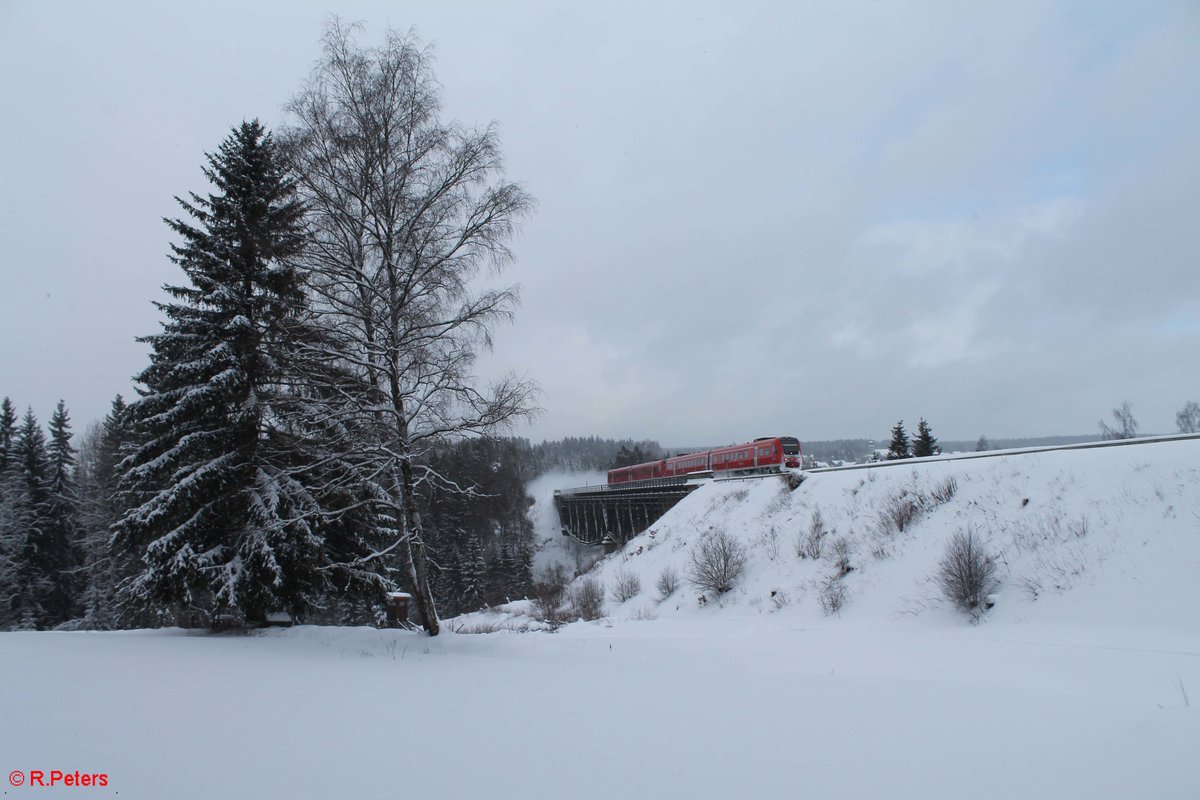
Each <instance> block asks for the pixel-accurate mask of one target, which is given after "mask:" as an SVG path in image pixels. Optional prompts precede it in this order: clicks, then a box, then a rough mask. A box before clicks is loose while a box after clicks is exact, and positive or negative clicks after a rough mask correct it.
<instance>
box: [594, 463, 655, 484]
mask: <svg viewBox="0 0 1200 800" xmlns="http://www.w3.org/2000/svg"><path fill="white" fill-rule="evenodd" d="M666 476H667V462H666V461H662V460H659V461H647V462H646V463H645V464H634V465H633V466H632V467H621V468H619V469H610V470H609V471H608V482H609V483H629V482H630V481H648V480H650V479H652V478H665V477H666Z"/></svg>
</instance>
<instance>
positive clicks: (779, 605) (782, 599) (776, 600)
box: [771, 589, 792, 611]
mask: <svg viewBox="0 0 1200 800" xmlns="http://www.w3.org/2000/svg"><path fill="white" fill-rule="evenodd" d="M791 604H792V598H791V597H790V596H789V595H788V593H787V592H785V591H784V590H783V589H772V590H771V605H772V606H774V607H775V610H776V611H779V610H781V609H784V608H787V607H788V606H790V605H791Z"/></svg>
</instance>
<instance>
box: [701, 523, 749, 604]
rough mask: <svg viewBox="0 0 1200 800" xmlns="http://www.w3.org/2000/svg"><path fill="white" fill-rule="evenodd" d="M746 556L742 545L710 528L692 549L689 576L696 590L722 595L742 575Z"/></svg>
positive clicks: (727, 535)
mask: <svg viewBox="0 0 1200 800" xmlns="http://www.w3.org/2000/svg"><path fill="white" fill-rule="evenodd" d="M746 557H747V556H746V547H745V545H743V544H742V543H741V542H739V541H738V540H737V539H734V538H733V537H732V536H730V535H729V534H728V533H726V532H725V531H717V530H711V529H710V530H709V532H708V535H706V536H705V537H704V538H703V539H701V540H700V541H699V542H697V543H696V546H695V547H693V548H692V554H691V570H690V575H689V577H690V578H691V581H692V583H694V584H695V585H696V586H697V587H698V588H700V589H703V590H705V591H708V592H712V593H713V594H715V595H719V594H723V593H725V592H728V591H729V590H730V589H732V588H733V584H734V581H736V580H737V579H738V576H740V575H741V574H742V570H743V569H745V567H746Z"/></svg>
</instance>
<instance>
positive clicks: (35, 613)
mask: <svg viewBox="0 0 1200 800" xmlns="http://www.w3.org/2000/svg"><path fill="white" fill-rule="evenodd" d="M13 462H14V463H13V468H15V469H16V471H17V475H16V480H15V481H14V482H13V483H14V486H13V509H12V522H11V524H12V526H13V537H12V539H11V544H10V546H11V548H12V550H11V552H12V557H13V560H14V562H15V581H14V583H15V585H14V587H13V589H14V593H15V594H14V596H13V598H12V599H13V607H12V616H13V618H14V622H15V624H16V625H17V627H18V628H20V629H22V630H34V629H40V628H45V627H48V624H50V623H51V622H52V621H53V622H54V624H57V622H59V621H61V620H53V615H52V609H53V606H54V599H55V598H54V597H53V595H54V593H55V583H54V581H53V580H52V578H51V576H52V575H53V574H54V573H55V571H56V569H57V567H58V564H57V563H56V558H57V554H56V552H55V548H54V546H53V542H51V541H49V539H48V538H47V531H46V527H47V525H46V523H47V519H48V517H49V501H50V468H49V458H48V456H47V453H46V437H45V434H43V433H42V429H41V426H40V425H39V424H38V421H37V417H35V416H34V415H33V409H29V410H27V411H26V412H25V416H24V418H22V420H21V427H20V428H19V429H18V431H17V435H16V438H15V439H14V441H13Z"/></svg>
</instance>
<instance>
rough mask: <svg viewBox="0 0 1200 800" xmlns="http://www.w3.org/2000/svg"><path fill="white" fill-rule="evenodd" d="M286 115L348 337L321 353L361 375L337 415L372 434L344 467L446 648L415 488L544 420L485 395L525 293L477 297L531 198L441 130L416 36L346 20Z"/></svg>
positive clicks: (522, 397) (320, 290)
mask: <svg viewBox="0 0 1200 800" xmlns="http://www.w3.org/2000/svg"><path fill="white" fill-rule="evenodd" d="M289 109H290V111H291V113H292V115H293V117H294V119H295V122H296V124H295V126H294V128H293V129H292V130H291V131H290V132H289V134H288V150H289V156H290V158H291V161H292V163H293V164H294V166H295V168H296V170H297V172H298V175H299V180H300V185H301V191H302V194H303V196H304V198H305V200H306V201H307V203H308V205H309V208H310V211H311V216H310V221H311V224H312V226H313V229H314V234H315V237H316V245H315V246H314V247H313V248H312V249H311V250H310V252H309V255H310V262H309V263H310V265H311V268H312V270H313V272H314V273H315V275H314V281H313V287H314V292H315V295H316V301H315V303H314V309H315V310H316V311H317V313H318V314H320V315H321V318H322V320H323V326H324V327H325V328H326V329H327V330H329V331H331V332H332V335H333V336H334V337H336V339H337V341H336V343H335V344H334V345H332V346H326V347H323V348H321V349H320V350H317V351H314V352H313V354H312V355H313V357H314V358H316V359H319V360H322V361H332V362H335V363H338V364H341V365H343V366H344V367H345V368H346V369H347V370H348V371H349V372H350V373H351V374H352V380H351V381H350V382H347V383H344V384H341V385H339V386H338V387H337V388H336V397H337V398H340V400H341V403H340V405H338V406H337V408H336V410H335V414H336V416H337V418H338V419H341V420H347V421H349V420H353V423H354V425H355V426H356V430H357V431H359V432H361V433H362V434H363V435H362V437H360V438H356V439H355V440H353V441H349V440H348V441H347V442H346V445H345V447H344V448H343V450H342V451H341V453H340V455H341V457H342V458H344V459H345V460H346V461H347V462H348V463H353V464H354V465H355V466H356V469H357V474H358V475H359V476H360V479H361V481H362V483H363V484H364V485H368V486H370V487H371V496H372V498H373V509H374V511H375V512H376V513H375V516H374V521H375V526H376V535H377V537H378V538H379V539H382V540H384V541H386V542H387V544H386V546H384V547H382V548H380V549H379V551H378V552H377V553H375V554H374V555H373V556H372V558H374V559H375V560H377V561H379V562H381V564H380V566H379V569H380V570H381V571H382V572H387V573H388V574H391V573H392V571H393V570H394V571H395V572H396V573H398V575H399V578H400V583H401V585H402V586H403V588H405V589H406V590H407V591H409V592H411V593H412V595H413V601H414V606H415V607H416V610H417V612H418V614H419V615H420V619H421V623H422V625H423V626H424V628H425V630H426V631H427V632H428V633H430V634H431V635H436V634H437V632H438V630H439V623H438V617H437V610H436V607H435V603H434V597H433V593H432V591H431V589H430V582H429V577H428V574H427V564H426V552H425V546H426V531H425V521H424V520H423V519H422V515H421V513H420V509H419V507H418V501H417V490H418V487H419V484H420V483H421V482H423V481H439V482H440V483H441V484H442V485H444V486H446V487H452V486H453V485H454V482H453V481H452V480H450V479H448V478H447V476H439V475H436V474H434V473H433V472H431V471H430V470H428V469H426V468H423V467H422V466H421V464H422V462H423V460H424V458H423V457H424V454H425V452H426V451H427V449H428V448H429V447H430V446H432V445H433V444H434V443H436V442H439V441H446V440H454V439H458V438H462V437H466V436H471V435H476V434H480V433H483V432H486V431H489V430H492V429H494V428H496V427H497V426H499V425H503V424H504V423H506V422H508V421H510V420H512V419H513V418H515V417H518V416H520V415H523V414H527V413H529V412H530V411H531V410H532V409H531V401H530V398H531V393H532V387H531V385H530V384H528V382H526V381H523V380H520V379H517V378H515V377H509V378H505V379H502V380H501V381H499V382H498V383H497V384H495V385H493V386H491V387H489V388H484V387H481V386H480V385H479V384H478V381H477V380H476V379H475V377H474V374H473V368H474V363H475V358H476V354H477V352H478V351H479V350H480V348H485V347H487V346H488V345H489V344H490V333H491V328H492V327H493V326H494V325H495V324H496V323H498V322H501V321H504V320H507V319H508V318H509V317H510V316H511V315H512V311H513V308H514V306H515V304H516V300H517V293H516V291H515V289H511V288H510V289H498V290H484V291H479V290H476V288H475V287H474V279H475V278H476V277H477V276H478V274H479V273H480V271H481V270H485V269H487V268H492V269H499V268H500V267H501V266H503V265H504V263H505V262H507V261H508V260H509V259H510V258H511V254H510V252H509V250H508V247H507V242H508V241H509V239H510V238H511V237H512V235H513V233H514V232H515V229H516V225H517V223H518V221H519V220H520V219H521V218H522V217H523V216H525V215H526V214H527V213H528V212H529V211H530V209H531V206H532V203H533V201H532V198H531V197H530V196H529V195H528V194H527V193H526V192H525V191H524V190H523V189H522V188H521V187H520V186H518V185H517V184H514V183H509V182H506V181H505V180H504V179H503V172H502V162H501V157H500V147H499V142H498V140H497V136H496V132H495V130H494V129H493V128H491V127H489V128H486V129H484V130H474V129H468V128H465V127H463V126H461V125H458V124H455V123H445V122H442V121H441V120H440V118H439V113H440V97H439V89H438V85H437V83H436V81H435V79H434V76H433V73H432V71H431V65H430V56H429V54H428V52H427V51H426V50H425V49H423V48H422V47H421V46H420V44H419V43H418V42H417V41H415V40H414V39H413V38H411V37H406V36H402V35H399V34H397V33H395V32H389V33H388V35H387V38H386V41H385V43H384V44H383V46H382V47H379V48H377V49H365V48H360V47H358V46H357V45H356V43H355V42H354V40H353V38H352V31H351V30H350V29H347V28H345V27H343V26H342V25H341V24H340V23H338V22H337V21H334V22H333V23H332V24H331V26H330V28H329V30H328V32H327V34H326V37H325V52H324V57H323V58H322V59H321V60H320V62H319V63H318V65H317V67H316V68H315V70H314V72H313V74H312V77H311V79H310V80H309V82H308V85H307V87H306V88H305V89H304V90H303V91H302V92H301V93H300V94H299V95H297V96H296V97H295V98H294V99H293V100H292V102H291V104H290V106H289ZM327 396H328V397H330V398H331V399H333V398H334V397H335V391H330V392H328V393H327Z"/></svg>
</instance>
